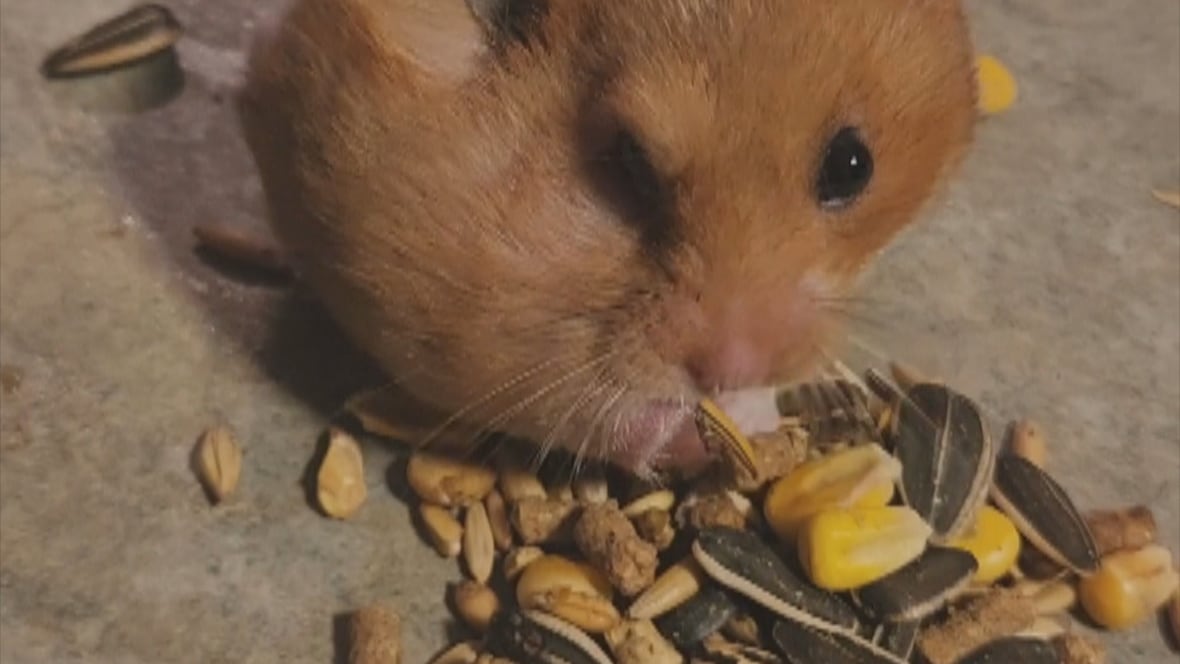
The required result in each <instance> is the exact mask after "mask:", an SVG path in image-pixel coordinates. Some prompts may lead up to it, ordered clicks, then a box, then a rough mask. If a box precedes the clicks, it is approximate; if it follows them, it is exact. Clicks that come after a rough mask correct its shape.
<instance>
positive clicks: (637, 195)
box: [602, 129, 671, 243]
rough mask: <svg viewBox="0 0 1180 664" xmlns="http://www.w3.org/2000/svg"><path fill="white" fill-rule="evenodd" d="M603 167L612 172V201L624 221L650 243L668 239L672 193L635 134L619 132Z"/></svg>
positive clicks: (609, 178)
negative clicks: (670, 195) (670, 196)
mask: <svg viewBox="0 0 1180 664" xmlns="http://www.w3.org/2000/svg"><path fill="white" fill-rule="evenodd" d="M602 163H603V165H604V166H605V167H606V169H607V171H608V172H609V176H608V178H607V179H608V182H609V190H610V191H611V198H612V199H613V200H614V203H615V204H616V205H618V206H619V207H618V209H619V212H620V213H621V215H622V216H623V218H624V219H626V220H627V222H628V223H630V224H633V225H634V226H636V227H637V228H639V229H640V231H641V232H642V233H643V235H644V237H645V238H646V239H647V240H648V241H650V242H655V243H659V242H662V241H666V240H667V239H669V237H668V236H669V233H670V232H671V223H670V219H669V216H668V215H669V207H670V201H669V199H668V195H669V189H668V186H667V185H666V183H665V181H664V179H663V177H661V175H660V173H659V172H658V171H657V170H656V168H655V165H654V164H652V161H651V158H650V157H649V155H648V153H647V150H645V149H644V148H643V145H642V144H641V143H640V141H639V139H638V138H636V136H635V134H634V133H632V132H631V131H628V130H626V129H620V130H618V131H617V132H616V133H615V134H614V136H613V138H612V139H611V141H610V143H609V144H608V147H607V149H606V152H605V154H604V155H603V158H602Z"/></svg>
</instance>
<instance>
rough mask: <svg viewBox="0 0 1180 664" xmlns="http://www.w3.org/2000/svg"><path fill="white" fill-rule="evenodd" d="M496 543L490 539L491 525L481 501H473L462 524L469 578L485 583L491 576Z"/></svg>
mask: <svg viewBox="0 0 1180 664" xmlns="http://www.w3.org/2000/svg"><path fill="white" fill-rule="evenodd" d="M495 557H496V543H495V542H494V541H493V539H492V525H491V523H490V522H489V521H488V513H487V510H486V509H484V506H483V503H482V502H478V501H477V502H474V503H472V504H471V506H470V507H468V508H467V515H466V517H465V519H464V525H463V560H464V562H466V563H467V571H468V572H469V573H470V574H471V578H473V579H475V580H476V581H478V582H480V583H487V582H488V579H490V578H492V566H493V564H494V563H495Z"/></svg>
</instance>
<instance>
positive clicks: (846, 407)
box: [776, 379, 877, 446]
mask: <svg viewBox="0 0 1180 664" xmlns="http://www.w3.org/2000/svg"><path fill="white" fill-rule="evenodd" d="M776 405H777V406H778V411H779V414H780V415H782V416H783V417H791V418H797V419H798V420H799V424H800V426H802V427H803V429H804V430H805V431H807V433H808V436H809V438H810V440H811V441H812V443H814V444H816V445H820V446H824V445H831V444H833V443H853V444H855V443H861V442H866V441H876V440H877V434H876V430H877V427H876V422H875V420H874V418H873V416H872V414H871V413H870V411H869V404H868V395H867V394H866V393H865V392H864V390H863V389H861V388H860V387H859V386H857V385H855V384H853V383H852V382H850V381H847V380H844V379H836V380H821V381H814V382H808V383H800V384H797V385H791V386H789V387H786V388H783V389H781V390H780V391H779V392H778V394H777V395H776Z"/></svg>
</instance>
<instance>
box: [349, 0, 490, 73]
mask: <svg viewBox="0 0 1180 664" xmlns="http://www.w3.org/2000/svg"><path fill="white" fill-rule="evenodd" d="M361 2H362V3H363V4H364V5H367V8H368V9H369V10H370V11H372V12H374V13H375V14H377V16H378V17H379V22H380V26H381V28H380V29H381V31H382V32H383V33H384V35H383V36H384V38H385V39H387V40H388V41H389V42H390V43H391V44H393V45H395V46H396V48H397V50H399V51H401V52H402V53H403V54H404V55H406V56H408V57H409V59H410V60H412V61H413V63H414V64H415V65H416V66H417V67H418V68H420V69H421V70H422V71H424V72H426V73H428V74H429V75H431V76H433V77H435V78H438V79H441V80H445V81H449V82H459V81H462V80H464V79H467V78H469V77H470V76H471V75H472V74H473V73H474V72H475V70H476V68H477V67H478V65H479V62H480V60H481V59H482V57H483V56H484V55H485V54H486V53H487V52H488V45H489V43H488V38H487V35H486V33H485V30H484V29H483V27H482V26H481V21H480V20H479V17H478V16H476V15H475V13H474V12H473V11H472V9H471V8H470V7H469V6H468V4H467V3H468V2H476V0H361Z"/></svg>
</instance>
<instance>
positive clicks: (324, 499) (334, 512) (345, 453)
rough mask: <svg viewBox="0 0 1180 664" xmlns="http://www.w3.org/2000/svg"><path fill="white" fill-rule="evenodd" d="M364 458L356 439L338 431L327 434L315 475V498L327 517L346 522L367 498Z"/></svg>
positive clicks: (333, 430) (334, 430)
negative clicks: (321, 458) (322, 454)
mask: <svg viewBox="0 0 1180 664" xmlns="http://www.w3.org/2000/svg"><path fill="white" fill-rule="evenodd" d="M368 491H369V490H368V488H367V487H366V486H365V468H364V458H363V457H362V456H361V446H360V445H359V444H357V442H356V439H354V438H353V437H352V436H350V435H348V434H347V433H345V432H344V431H342V430H340V429H336V428H333V429H331V430H330V431H329V432H328V449H327V451H326V452H325V453H324V458H323V460H322V461H321V462H320V469H319V472H317V473H316V498H317V499H318V500H319V503H320V508H322V509H323V510H324V513H325V514H327V515H328V516H330V517H334V518H337V519H348V518H350V517H352V516H353V515H354V514H356V512H357V510H359V509H360V508H361V505H363V504H364V502H365V499H366V498H367V497H368Z"/></svg>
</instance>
